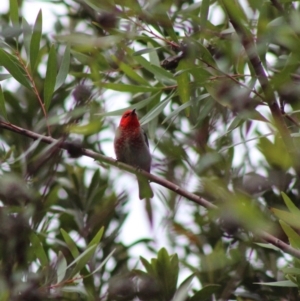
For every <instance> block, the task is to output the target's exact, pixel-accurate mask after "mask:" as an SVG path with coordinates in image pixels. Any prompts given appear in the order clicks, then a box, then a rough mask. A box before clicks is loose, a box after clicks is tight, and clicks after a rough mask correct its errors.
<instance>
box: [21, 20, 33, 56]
mask: <svg viewBox="0 0 300 301" xmlns="http://www.w3.org/2000/svg"><path fill="white" fill-rule="evenodd" d="M22 29H23V40H24V47H25V51H26V53H27V57H29V56H30V43H31V38H32V32H31V27H30V25H29V24H28V22H27V21H26V19H25V18H24V17H23V18H22Z"/></svg>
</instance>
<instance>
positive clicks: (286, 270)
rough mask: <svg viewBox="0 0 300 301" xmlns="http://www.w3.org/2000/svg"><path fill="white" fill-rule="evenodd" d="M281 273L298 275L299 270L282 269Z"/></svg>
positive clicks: (299, 273)
mask: <svg viewBox="0 0 300 301" xmlns="http://www.w3.org/2000/svg"><path fill="white" fill-rule="evenodd" d="M281 271H282V272H283V273H284V274H293V275H300V269H299V268H282V269H281Z"/></svg>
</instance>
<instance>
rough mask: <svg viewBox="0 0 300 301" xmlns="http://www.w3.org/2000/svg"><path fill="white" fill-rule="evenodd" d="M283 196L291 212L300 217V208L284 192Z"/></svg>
mask: <svg viewBox="0 0 300 301" xmlns="http://www.w3.org/2000/svg"><path fill="white" fill-rule="evenodd" d="M281 196H282V198H283V200H284V202H285V204H286V206H287V207H288V209H289V210H290V212H291V213H293V214H295V215H297V216H299V217H300V210H299V208H298V207H297V206H296V205H295V204H294V203H293V202H292V200H291V199H290V198H289V197H288V196H287V195H286V194H285V193H284V192H283V191H282V192H281Z"/></svg>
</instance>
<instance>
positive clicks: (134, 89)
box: [101, 83, 160, 93]
mask: <svg viewBox="0 0 300 301" xmlns="http://www.w3.org/2000/svg"><path fill="white" fill-rule="evenodd" d="M101 85H102V86H103V87H104V88H106V89H110V90H115V91H120V92H130V93H139V92H155V91H157V90H160V88H157V87H150V86H139V85H137V86H136V85H125V84H114V83H102V84H101Z"/></svg>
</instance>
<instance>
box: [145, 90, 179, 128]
mask: <svg viewBox="0 0 300 301" xmlns="http://www.w3.org/2000/svg"><path fill="white" fill-rule="evenodd" d="M174 94H175V93H174V92H172V93H170V94H169V95H168V96H167V97H166V98H165V99H163V100H162V101H161V102H160V103H158V104H157V105H156V106H155V107H154V108H153V109H152V110H151V111H150V112H149V113H147V114H146V115H145V116H144V117H143V118H141V119H140V123H141V125H143V124H146V123H148V122H150V121H151V120H152V119H154V118H156V117H157V116H158V115H159V114H160V113H161V112H162V111H163V110H164V108H165V107H166V105H167V104H168V103H169V102H170V101H171V99H172V97H173V96H174Z"/></svg>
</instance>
